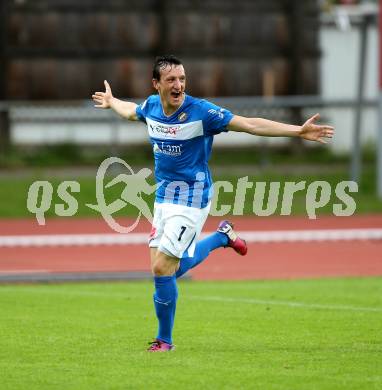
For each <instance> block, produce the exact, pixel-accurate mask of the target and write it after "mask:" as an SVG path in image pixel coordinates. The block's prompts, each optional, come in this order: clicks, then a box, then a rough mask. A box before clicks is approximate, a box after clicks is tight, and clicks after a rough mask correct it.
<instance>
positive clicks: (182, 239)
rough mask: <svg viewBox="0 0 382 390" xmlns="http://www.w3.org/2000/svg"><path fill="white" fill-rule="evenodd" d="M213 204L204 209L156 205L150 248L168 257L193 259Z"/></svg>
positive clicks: (176, 205) (166, 204)
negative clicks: (186, 254)
mask: <svg viewBox="0 0 382 390" xmlns="http://www.w3.org/2000/svg"><path fill="white" fill-rule="evenodd" d="M210 207H211V202H210V203H208V205H207V206H206V207H205V208H203V209H197V208H195V207H187V206H182V205H179V204H172V203H155V204H154V219H153V226H152V230H151V234H150V238H149V247H150V248H158V249H159V250H160V251H161V252H163V253H166V254H167V255H170V256H174V257H177V258H179V259H180V258H182V256H183V254H184V253H185V252H186V251H187V253H188V256H189V257H192V256H193V255H194V251H195V244H196V241H197V239H198V237H199V235H200V233H201V231H202V229H203V225H204V223H205V222H206V219H207V216H208V213H209V211H210Z"/></svg>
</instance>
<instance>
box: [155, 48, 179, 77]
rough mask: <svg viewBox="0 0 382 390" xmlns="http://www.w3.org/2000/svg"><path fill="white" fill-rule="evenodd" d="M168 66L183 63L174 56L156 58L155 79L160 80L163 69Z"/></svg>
mask: <svg viewBox="0 0 382 390" xmlns="http://www.w3.org/2000/svg"><path fill="white" fill-rule="evenodd" d="M168 65H182V61H181V60H180V59H179V58H177V57H175V56H174V55H172V54H169V55H164V56H159V57H157V58H155V62H154V67H153V79H155V80H158V81H159V80H160V71H161V69H164V68H166V66H168Z"/></svg>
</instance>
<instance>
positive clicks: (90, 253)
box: [0, 215, 382, 280]
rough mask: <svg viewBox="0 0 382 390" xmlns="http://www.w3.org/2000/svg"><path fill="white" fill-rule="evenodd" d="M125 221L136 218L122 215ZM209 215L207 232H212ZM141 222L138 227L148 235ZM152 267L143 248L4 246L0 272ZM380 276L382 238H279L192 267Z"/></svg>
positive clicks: (74, 226) (296, 221)
mask: <svg viewBox="0 0 382 390" xmlns="http://www.w3.org/2000/svg"><path fill="white" fill-rule="evenodd" d="M232 221H233V222H234V223H235V225H236V227H237V229H238V230H239V231H240V230H242V231H259V230H261V231H264V230H300V229H301V230H304V229H309V230H313V229H354V228H382V215H366V216H354V217H342V218H340V217H321V218H319V219H317V220H309V219H307V218H306V217H267V218H260V217H234V218H232ZM119 222H120V223H121V224H124V225H125V226H128V225H129V224H130V223H131V220H128V219H120V220H119ZM218 222H219V219H217V218H212V217H210V218H209V219H208V221H207V223H206V226H205V228H204V231H213V230H215V228H216V226H217V224H218ZM149 231H150V226H149V224H148V223H147V222H143V221H142V222H140V224H139V225H138V227H137V229H136V230H134V232H147V233H148V232H149ZM76 233H81V234H84V233H112V231H111V230H110V228H109V227H108V226H107V225H106V223H105V222H104V221H103V220H101V219H73V218H71V219H51V220H47V224H46V226H38V225H37V222H36V221H35V220H1V221H0V235H36V234H38V235H40V234H76ZM130 271H149V257H148V249H147V246H145V245H98V246H73V247H66V246H62V247H60V246H56V247H48V246H46V247H9V248H7V247H0V274H8V273H36V272H41V273H67V272H130ZM372 275H382V241H380V240H362V241H361V240H355V241H327V242H290V243H287V242H278V243H256V244H249V251H248V255H247V256H244V257H240V256H238V255H236V253H234V252H233V251H232V250H231V249H229V248H228V249H218V250H216V251H215V252H213V253H212V254H211V255H210V257H209V258H208V259H207V260H206V261H205V262H204V263H203V264H202V265H201V266H199V267H197V268H195V269H194V270H193V271H192V272H191V276H192V278H193V279H199V280H250V279H286V278H287V279H289V278H316V277H328V276H329V277H332V276H333V277H334V276H372Z"/></svg>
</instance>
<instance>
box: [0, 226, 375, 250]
mask: <svg viewBox="0 0 382 390" xmlns="http://www.w3.org/2000/svg"><path fill="white" fill-rule="evenodd" d="M207 234H208V233H204V234H202V237H205V236H206V235H207ZM239 234H240V236H241V237H242V238H244V239H245V240H246V241H247V242H253V243H256V242H304V241H337V240H346V241H349V240H382V229H320V230H318V229H317V230H273V231H243V232H240V233H239ZM147 241H148V234H147V233H129V234H116V233H112V234H106V233H104V234H49V235H48V234H47V235H19V236H0V247H40V246H79V245H138V244H146V243H147Z"/></svg>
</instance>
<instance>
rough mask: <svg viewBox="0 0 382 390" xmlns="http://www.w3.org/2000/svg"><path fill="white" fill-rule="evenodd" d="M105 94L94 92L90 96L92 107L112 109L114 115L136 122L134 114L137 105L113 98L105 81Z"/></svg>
mask: <svg viewBox="0 0 382 390" xmlns="http://www.w3.org/2000/svg"><path fill="white" fill-rule="evenodd" d="M104 84H105V92H95V93H94V95H92V98H93V100H94V102H95V103H96V104H95V105H94V107H96V108H112V109H113V110H114V111H115V112H116V113H118V114H119V115H121V116H123V117H124V118H126V119H128V120H130V121H137V120H138V117H137V114H136V111H135V110H136V108H137V104H135V103H132V102H124V101H123V100H120V99H117V98H115V97H114V96H113V94H112V92H111V88H110V85H109V83H108V82H107V81H106V80H105V81H104Z"/></svg>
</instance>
